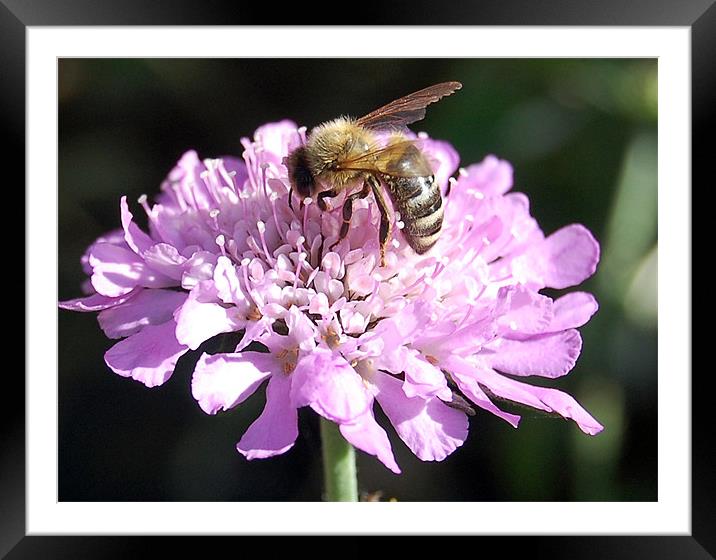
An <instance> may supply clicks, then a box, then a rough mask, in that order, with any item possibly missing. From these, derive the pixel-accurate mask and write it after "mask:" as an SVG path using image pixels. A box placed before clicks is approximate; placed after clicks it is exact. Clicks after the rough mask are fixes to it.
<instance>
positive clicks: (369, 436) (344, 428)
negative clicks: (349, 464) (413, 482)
mask: <svg viewBox="0 0 716 560" xmlns="http://www.w3.org/2000/svg"><path fill="white" fill-rule="evenodd" d="M340 430H341V434H343V437H344V438H346V440H347V441H348V443H350V444H351V445H353V446H354V447H356V448H358V449H360V450H361V451H365V452H366V453H368V454H370V455H373V456H375V457H377V458H378V459H379V460H380V461H381V462H382V463H383V464H384V465H385V466H386V467H388V468H389V469H390V470H391V471H393V472H394V473H395V474H400V468H399V467H398V464H397V463H396V462H395V457H394V456H393V449H392V448H391V446H390V441H389V440H388V434H386V433H385V430H384V429H383V428H381V427H380V426H379V425H378V423H377V422H376V421H375V417H374V416H373V410H372V409H370V408H369V409H368V410H367V411H366V412H365V414H363V415H361V416H359V417H358V418H356V419H355V420H354V421H353V422H351V423H350V424H341V425H340Z"/></svg>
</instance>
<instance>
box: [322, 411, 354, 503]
mask: <svg viewBox="0 0 716 560" xmlns="http://www.w3.org/2000/svg"><path fill="white" fill-rule="evenodd" d="M321 447H322V450H323V453H322V454H323V478H324V492H323V493H324V495H323V500H324V501H326V502H357V501H358V479H357V477H356V454H355V450H354V449H353V446H352V445H351V444H350V443H348V442H347V441H346V440H345V439H344V438H343V436H342V435H341V432H340V430H339V429H338V424H334V423H333V422H331V421H330V420H326V419H325V418H321Z"/></svg>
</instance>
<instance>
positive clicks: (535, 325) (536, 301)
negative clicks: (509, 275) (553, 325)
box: [497, 286, 554, 336]
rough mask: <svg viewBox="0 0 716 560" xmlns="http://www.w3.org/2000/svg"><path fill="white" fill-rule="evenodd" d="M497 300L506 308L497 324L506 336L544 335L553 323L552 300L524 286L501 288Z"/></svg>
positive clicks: (499, 304)
mask: <svg viewBox="0 0 716 560" xmlns="http://www.w3.org/2000/svg"><path fill="white" fill-rule="evenodd" d="M497 299H498V306H503V307H504V312H502V313H501V314H500V316H499V317H498V318H497V322H498V325H499V326H500V332H501V333H502V334H505V336H511V335H514V334H520V335H524V334H527V335H529V334H538V333H542V332H544V331H545V329H546V328H547V326H548V325H549V324H550V322H551V321H552V317H553V315H554V312H553V310H552V300H551V299H550V298H548V297H547V296H543V295H541V294H538V293H537V292H535V291H533V290H528V289H526V288H525V287H524V286H505V287H503V288H500V290H499V292H498V295H497ZM501 300H502V301H501Z"/></svg>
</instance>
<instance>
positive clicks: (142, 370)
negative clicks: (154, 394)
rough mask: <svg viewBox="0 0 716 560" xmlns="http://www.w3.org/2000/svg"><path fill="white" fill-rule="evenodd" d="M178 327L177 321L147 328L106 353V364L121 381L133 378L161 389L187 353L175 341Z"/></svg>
mask: <svg viewBox="0 0 716 560" xmlns="http://www.w3.org/2000/svg"><path fill="white" fill-rule="evenodd" d="M175 326H176V325H175V324H174V321H167V322H166V323H163V324H161V325H149V326H146V327H144V329H142V330H141V331H140V332H138V333H137V334H133V335H132V336H130V337H129V338H125V339H124V340H122V341H120V342H118V343H117V344H115V345H114V346H112V348H110V349H109V350H107V352H106V353H105V355H104V361H105V362H106V363H107V365H108V366H109V367H110V369H111V370H112V371H114V372H115V373H116V374H118V375H121V376H122V377H131V378H132V379H136V380H137V381H141V382H142V383H144V384H145V385H146V386H147V387H156V386H158V385H162V384H163V383H164V382H165V381H166V380H167V379H169V378H170V377H171V375H172V373H173V372H174V366H176V363H177V360H178V359H179V358H180V357H181V356H182V355H183V354H185V353H186V351H187V350H188V348H187V347H186V346H184V345H183V344H180V343H179V342H178V341H177V339H176V338H175V336H174V329H175Z"/></svg>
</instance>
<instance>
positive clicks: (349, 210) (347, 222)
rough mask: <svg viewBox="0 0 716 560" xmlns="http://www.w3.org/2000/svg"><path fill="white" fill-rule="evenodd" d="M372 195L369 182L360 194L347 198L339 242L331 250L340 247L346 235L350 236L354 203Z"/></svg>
mask: <svg viewBox="0 0 716 560" xmlns="http://www.w3.org/2000/svg"><path fill="white" fill-rule="evenodd" d="M369 194H370V184H369V183H368V181H366V182H365V183H363V188H362V189H361V190H360V192H357V193H353V194H352V195H350V196H349V197H347V198H346V201H345V202H344V203H343V223H342V224H341V231H340V232H339V234H338V240H337V241H336V242H335V243H334V244H333V245H331V249H333V247H335V246H336V245H338V244H339V243H340V242H341V241H343V239H345V237H346V235H348V230H349V229H350V227H351V218H352V217H353V201H354V200H356V199H357V198H365V197H366V196H368V195H369Z"/></svg>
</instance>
